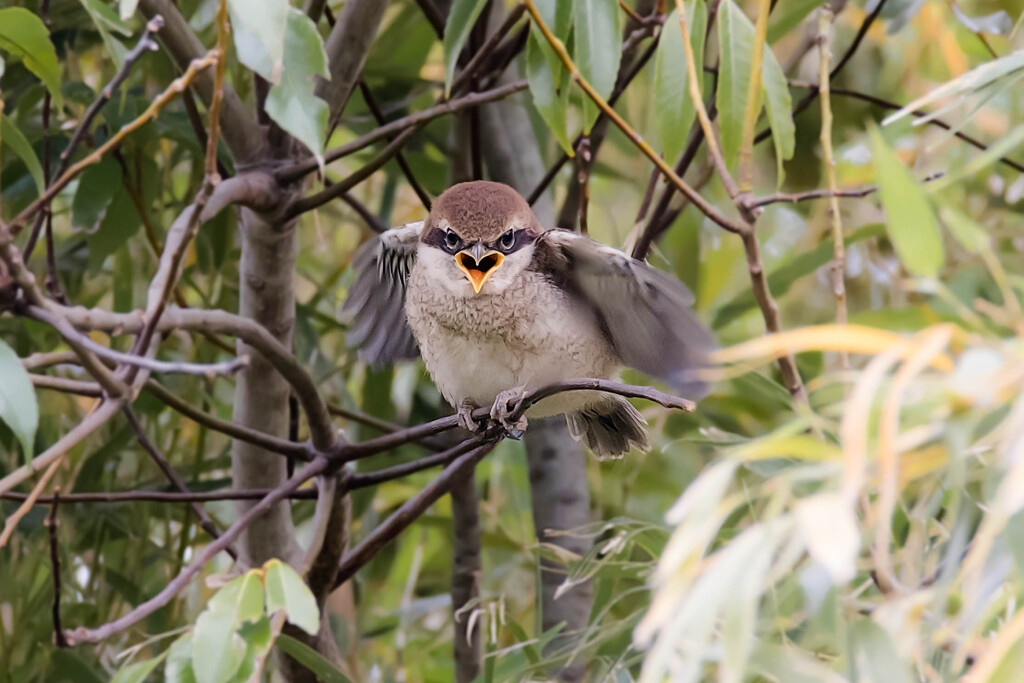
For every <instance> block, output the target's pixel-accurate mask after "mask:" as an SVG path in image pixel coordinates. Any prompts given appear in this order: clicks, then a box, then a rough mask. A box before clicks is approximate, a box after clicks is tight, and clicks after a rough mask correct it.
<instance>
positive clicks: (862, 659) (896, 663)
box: [850, 618, 915, 683]
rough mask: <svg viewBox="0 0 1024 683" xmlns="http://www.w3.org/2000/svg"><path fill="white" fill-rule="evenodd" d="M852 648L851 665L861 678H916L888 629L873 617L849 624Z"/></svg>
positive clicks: (894, 682)
mask: <svg viewBox="0 0 1024 683" xmlns="http://www.w3.org/2000/svg"><path fill="white" fill-rule="evenodd" d="M850 636H851V638H852V642H853V647H852V650H853V651H852V652H851V659H852V660H853V661H852V664H853V665H854V666H855V667H856V670H857V672H858V673H859V676H858V678H857V680H858V681H886V683H911V682H912V681H914V680H915V678H914V676H913V675H912V674H911V673H910V670H909V668H908V667H907V665H906V664H904V663H903V661H902V658H901V657H900V655H899V653H898V652H897V651H896V648H895V647H894V645H893V640H892V638H891V637H890V636H889V634H888V633H886V631H885V629H883V628H882V627H881V626H879V625H878V624H876V623H875V622H874V621H872V620H871V619H870V618H865V619H860V620H858V621H856V622H854V624H853V625H852V626H851V627H850Z"/></svg>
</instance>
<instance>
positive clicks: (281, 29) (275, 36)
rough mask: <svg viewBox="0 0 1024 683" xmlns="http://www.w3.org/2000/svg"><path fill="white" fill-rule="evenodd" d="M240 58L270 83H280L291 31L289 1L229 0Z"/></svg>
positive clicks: (229, 10) (229, 11) (233, 32)
mask: <svg viewBox="0 0 1024 683" xmlns="http://www.w3.org/2000/svg"><path fill="white" fill-rule="evenodd" d="M228 14H229V15H230V17H231V32H232V34H233V36H234V39H235V51H236V52H237V53H238V61H240V62H241V63H242V64H244V65H246V66H247V67H249V68H250V69H252V70H253V71H255V72H256V73H258V74H259V75H260V76H262V77H263V78H265V79H266V80H267V81H269V82H270V83H275V84H276V83H278V82H280V78H281V70H282V69H283V68H287V64H285V51H286V49H287V48H286V38H285V34H286V33H287V31H290V30H291V21H290V18H289V16H288V0H258V1H257V2H253V0H228Z"/></svg>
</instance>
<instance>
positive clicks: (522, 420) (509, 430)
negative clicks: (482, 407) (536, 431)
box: [491, 387, 527, 441]
mask: <svg viewBox="0 0 1024 683" xmlns="http://www.w3.org/2000/svg"><path fill="white" fill-rule="evenodd" d="M525 396H526V387H515V388H514V389H508V390H506V391H503V392H501V393H500V394H498V396H497V398H495V399H494V404H493V405H492V406H491V419H492V420H494V421H495V422H496V423H498V424H499V425H501V427H502V429H504V430H505V433H506V434H507V435H508V436H509V437H510V438H512V439H516V440H517V441H518V440H519V439H521V438H523V433H524V432H525V431H526V424H527V423H526V417H525V416H522V415H520V416H519V417H518V418H516V419H514V420H513V419H512V418H513V416H514V415H515V414H516V412H517V411H518V410H519V405H520V404H521V403H522V402H523V397H525Z"/></svg>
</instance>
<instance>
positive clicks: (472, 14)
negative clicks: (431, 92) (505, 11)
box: [443, 0, 487, 95]
mask: <svg viewBox="0 0 1024 683" xmlns="http://www.w3.org/2000/svg"><path fill="white" fill-rule="evenodd" d="M486 6H487V0H455V2H453V3H452V6H451V9H450V10H449V11H448V21H447V22H446V23H445V25H444V41H443V43H444V92H445V95H448V94H450V92H449V88H451V86H452V77H454V76H455V66H456V65H457V64H458V61H459V53H461V52H462V47H463V46H464V45H465V44H466V41H467V40H469V34H470V32H471V31H472V30H473V26H474V25H475V24H476V20H477V18H478V17H479V16H480V12H482V11H483V9H484V7H486Z"/></svg>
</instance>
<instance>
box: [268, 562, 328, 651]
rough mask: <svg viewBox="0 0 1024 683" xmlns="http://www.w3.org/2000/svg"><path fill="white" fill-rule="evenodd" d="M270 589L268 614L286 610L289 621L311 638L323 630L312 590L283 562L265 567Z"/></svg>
mask: <svg viewBox="0 0 1024 683" xmlns="http://www.w3.org/2000/svg"><path fill="white" fill-rule="evenodd" d="M263 567H264V571H265V572H266V574H265V579H264V583H265V585H266V589H267V614H273V613H274V612H276V611H278V610H284V612H285V614H286V615H288V621H290V622H291V623H293V624H295V625H296V626H298V627H299V628H301V629H302V630H303V631H305V632H306V633H309V634H310V635H313V634H315V633H316V632H317V631H319V630H320V609H319V608H318V607H317V604H316V599H315V598H314V597H313V594H312V593H311V592H310V590H309V586H307V585H306V582H305V581H303V580H302V577H301V576H299V574H298V572H296V571H295V570H294V569H292V568H291V567H289V566H288V565H287V564H285V563H284V562H281V561H280V560H270V561H269V562H267V563H266V564H265V565H263Z"/></svg>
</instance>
